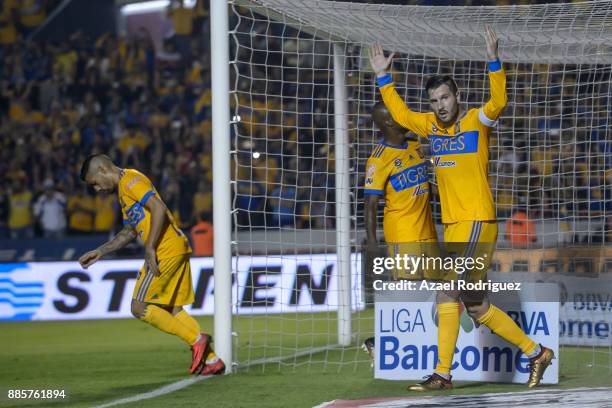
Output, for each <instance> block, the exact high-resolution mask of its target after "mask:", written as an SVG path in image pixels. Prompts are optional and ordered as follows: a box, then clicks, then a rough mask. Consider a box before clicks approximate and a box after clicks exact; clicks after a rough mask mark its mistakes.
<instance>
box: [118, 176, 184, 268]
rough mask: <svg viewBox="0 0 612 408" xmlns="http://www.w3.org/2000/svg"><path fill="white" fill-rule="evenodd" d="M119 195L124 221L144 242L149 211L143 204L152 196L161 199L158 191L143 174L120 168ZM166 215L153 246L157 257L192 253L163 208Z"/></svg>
mask: <svg viewBox="0 0 612 408" xmlns="http://www.w3.org/2000/svg"><path fill="white" fill-rule="evenodd" d="M118 195H119V204H120V205H121V213H122V214H123V223H124V224H130V225H131V226H132V227H134V229H135V230H136V232H137V233H138V235H139V236H140V238H141V239H142V240H143V241H145V242H146V240H147V238H148V237H149V232H150V228H151V214H150V212H149V210H148V209H147V208H146V207H145V204H146V202H147V200H148V199H149V198H151V196H153V195H156V196H157V197H158V198H159V199H160V200H161V197H160V196H159V194H158V193H157V190H155V187H153V184H152V183H151V181H150V180H149V179H148V178H147V177H146V176H145V175H144V174H142V173H140V172H139V171H137V170H133V169H123V171H122V175H121V179H120V180H119V189H118ZM166 216H167V218H168V220H167V222H166V223H164V226H163V227H162V230H161V233H160V235H159V240H158V242H157V247H156V248H155V252H156V254H157V259H160V260H161V259H167V258H172V257H175V256H178V255H182V254H188V253H191V247H190V246H189V242H188V241H187V237H185V235H184V234H183V232H182V231H181V230H180V228H179V227H178V225H177V223H176V221H175V220H174V217H173V216H172V213H171V212H170V210H167V211H166Z"/></svg>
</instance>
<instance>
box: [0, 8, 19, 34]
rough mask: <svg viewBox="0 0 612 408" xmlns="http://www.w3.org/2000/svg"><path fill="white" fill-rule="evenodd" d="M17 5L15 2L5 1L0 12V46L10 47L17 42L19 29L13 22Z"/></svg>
mask: <svg viewBox="0 0 612 408" xmlns="http://www.w3.org/2000/svg"><path fill="white" fill-rule="evenodd" d="M16 7H17V4H16V2H15V1H9V0H5V1H4V2H3V4H2V9H1V10H0V44H2V45H10V44H14V43H16V42H17V27H15V22H14V21H13V20H14V19H13V12H14V10H15V8H16Z"/></svg>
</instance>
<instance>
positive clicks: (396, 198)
mask: <svg viewBox="0 0 612 408" xmlns="http://www.w3.org/2000/svg"><path fill="white" fill-rule="evenodd" d="M419 148H420V144H419V143H418V142H409V143H408V144H406V145H404V146H393V145H389V144H386V143H383V142H381V143H379V144H378V145H376V147H375V148H374V150H373V151H372V155H371V156H370V158H369V159H368V162H367V164H366V179H365V194H377V195H381V196H384V198H385V213H384V217H383V229H384V233H385V241H387V242H389V243H390V242H394V243H400V242H415V241H422V240H425V239H430V238H436V236H437V235H436V229H435V227H434V224H433V218H432V216H431V206H430V205H429V181H428V176H427V162H426V161H425V158H424V156H423V154H422V153H421V152H420V150H419Z"/></svg>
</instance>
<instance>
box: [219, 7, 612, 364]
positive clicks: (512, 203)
mask: <svg viewBox="0 0 612 408" xmlns="http://www.w3.org/2000/svg"><path fill="white" fill-rule="evenodd" d="M230 5H231V10H230V28H229V34H230V52H229V59H225V60H224V59H223V58H225V57H224V56H223V55H221V53H215V49H214V48H215V45H214V46H213V58H212V61H211V63H212V65H213V67H221V68H222V67H225V69H227V64H228V63H229V66H230V79H229V87H228V89H227V94H228V95H229V103H230V104H231V109H230V112H231V113H229V116H228V117H227V118H226V119H224V120H225V127H224V128H223V129H220V128H217V127H216V125H214V126H215V127H214V130H213V140H214V141H215V143H217V141H218V140H219V138H226V139H224V140H228V141H229V142H230V143H231V146H224V147H223V150H221V149H219V150H214V152H213V156H214V159H213V162H214V161H215V160H217V155H218V154H225V155H226V156H227V157H228V160H229V161H228V162H227V163H225V162H224V160H220V161H219V165H220V166H221V165H225V164H227V166H226V168H231V180H230V179H229V175H227V176H222V175H220V174H219V173H217V170H216V169H217V167H215V171H214V173H213V175H214V177H215V186H216V185H217V183H219V185H223V188H225V187H226V186H227V188H229V189H230V190H231V197H232V201H231V207H227V208H231V212H232V217H231V219H229V220H228V219H225V218H220V221H219V222H222V224H221V228H223V229H228V228H229V229H231V231H232V233H231V238H230V237H229V236H224V237H223V238H221V236H219V239H223V240H225V243H223V244H222V243H219V242H218V241H217V227H218V226H217V218H215V282H218V281H217V279H224V283H223V285H224V286H222V288H223V293H226V294H227V296H228V297H224V299H225V300H224V302H225V306H223V308H222V310H225V312H220V313H217V312H216V313H215V330H217V327H218V326H217V322H216V321H217V320H228V319H229V320H231V322H229V323H227V324H224V325H220V326H219V330H223V332H224V333H226V334H225V337H224V340H223V341H224V342H226V343H227V344H225V346H224V347H225V348H226V350H227V349H228V348H229V349H230V352H231V351H232V350H233V352H234V354H233V357H234V361H235V362H236V363H237V367H238V368H239V369H240V368H241V367H242V368H245V369H250V367H253V366H254V365H260V366H262V367H263V369H266V367H269V366H270V365H273V366H274V367H275V368H278V369H281V368H284V367H289V368H292V369H297V368H299V367H308V368H309V369H310V368H311V367H313V368H314V367H322V368H323V369H330V368H332V369H341V368H345V367H351V368H356V367H361V366H362V365H367V364H369V363H368V360H367V356H366V355H365V354H363V353H361V352H359V350H358V347H359V345H360V343H361V342H362V341H363V340H364V339H365V338H367V337H369V336H371V335H372V334H373V332H374V327H373V326H374V313H373V309H372V300H371V299H372V298H371V296H369V293H368V291H369V290H371V289H369V288H368V287H367V285H366V283H365V282H366V281H367V279H368V277H367V276H366V275H365V273H364V271H363V270H362V267H361V265H362V262H363V259H362V257H361V243H362V241H363V240H364V237H365V233H364V222H363V197H364V191H363V184H364V174H365V163H366V160H367V158H368V156H369V154H370V153H371V152H372V149H373V147H374V146H375V144H376V142H377V140H378V139H379V138H380V135H379V132H378V129H376V128H375V126H374V125H373V123H372V121H371V119H370V117H369V115H370V113H371V107H372V106H373V105H374V104H375V103H376V102H377V101H378V100H380V97H379V95H378V90H377V88H376V85H375V81H374V76H373V74H372V73H371V70H370V67H369V62H368V59H367V52H366V50H367V47H368V46H369V45H370V44H371V43H373V42H374V41H378V42H380V43H381V44H382V45H383V48H384V49H385V50H386V51H387V52H391V51H395V52H396V53H397V57H396V58H395V62H394V72H393V76H394V80H395V83H396V88H397V89H398V92H399V93H400V95H401V96H402V98H403V99H404V100H405V101H406V103H407V104H408V105H409V106H410V107H411V108H412V109H414V110H416V111H428V110H429V109H428V104H427V101H426V99H425V98H424V97H423V96H424V95H423V91H422V88H423V85H424V83H425V81H426V80H427V78H428V77H429V76H430V75H432V74H436V73H443V74H450V75H453V76H454V78H455V79H456V80H457V82H458V85H459V88H460V91H461V95H462V101H463V102H464V103H465V104H466V106H467V107H468V108H472V107H477V106H480V105H482V103H484V102H485V101H486V100H487V98H488V96H489V83H488V78H487V74H486V62H485V59H486V56H485V50H484V37H483V32H484V27H485V25H487V24H489V25H491V26H493V28H494V29H495V31H496V32H497V35H498V37H499V38H500V59H501V61H502V63H504V65H505V67H506V71H507V89H508V96H509V104H508V106H507V108H506V110H505V111H504V113H503V115H502V117H501V119H500V121H499V125H498V126H497V128H496V129H495V130H494V131H493V132H492V136H491V141H490V145H491V148H490V166H489V174H490V177H489V183H490V186H491V189H492V192H493V196H494V199H495V201H496V204H497V216H498V220H499V226H500V236H499V241H498V252H497V253H496V256H498V259H500V261H499V262H506V261H507V262H509V263H510V264H511V267H510V269H511V270H513V271H516V270H520V269H521V268H526V269H524V270H525V271H527V270H529V271H530V272H534V271H535V270H532V269H533V268H536V269H537V270H538V271H544V270H549V269H550V268H552V266H549V265H557V264H555V262H554V261H555V260H554V259H551V258H547V257H549V256H550V254H556V255H555V256H553V258H555V257H556V258H560V257H563V256H567V254H569V253H575V254H577V255H576V256H577V257H584V258H588V256H590V255H588V253H590V252H589V251H591V252H593V253H595V252H597V253H599V254H600V258H599V261H597V262H595V263H593V264H592V265H593V266H592V269H590V270H589V273H590V274H591V275H598V274H599V275H601V274H602V273H603V272H604V271H605V270H606V268H609V269H608V270H610V269H612V261H611V263H610V266H609V267H608V266H606V265H607V264H608V263H607V261H605V259H607V258H606V256H608V255H606V254H608V252H609V245H606V244H605V234H606V231H607V230H606V228H608V227H606V222H605V220H606V219H608V218H610V212H611V211H612V209H611V208H610V204H609V202H612V201H611V200H612V198H610V196H609V195H610V188H611V185H612V172H611V170H610V169H611V168H612V157H610V154H611V152H612V144H611V143H612V142H610V140H611V139H610V133H609V131H608V127H609V126H610V124H611V122H612V120H611V118H610V113H609V112H610V102H611V99H612V98H611V97H610V92H612V82H611V80H612V69H611V63H612V46H611V45H610V44H612V4H611V2H609V1H592V2H583V3H562V4H542V5H520V6H490V7H489V6H488V7H471V6H470V7H463V6H461V7H459V6H395V5H380V4H364V3H351V2H334V1H321V0H252V1H251V0H234V1H231V2H230ZM219 16H220V14H219ZM214 18H215V17H213V23H214ZM213 28H214V24H213ZM215 44H217V43H215ZM218 69H220V68H218ZM214 75H215V69H214V68H213V85H214V86H218V85H219V84H218V83H216V84H215V81H216V79H215V78H216V77H215V76H214ZM215 92H223V90H222V89H220V88H214V89H213V114H214V110H215V106H221V105H216V103H219V104H223V103H225V104H226V105H227V103H228V102H227V101H225V102H223V101H222V99H221V98H219V99H218V100H217V102H215ZM219 109H220V108H219ZM214 117H217V116H214ZM230 117H231V119H230ZM219 118H221V116H219ZM230 124H231V134H230V133H229V131H230ZM219 126H222V125H219ZM224 132H227V133H224ZM217 146H220V144H218V145H217ZM424 148H425V150H426V149H427V145H425V144H424ZM221 163H225V164H221ZM230 163H231V164H230ZM223 177H227V178H225V179H224V178H223ZM221 191H223V190H221ZM216 194H217V193H216V191H215V213H216V212H217V211H228V210H227V208H226V207H220V206H219V205H217V201H216V200H217V195H216ZM223 194H225V195H228V196H229V194H226V193H223ZM432 207H433V210H434V211H433V212H434V218H435V221H436V222H437V223H438V224H439V223H440V203H439V200H438V199H437V198H436V197H435V196H433V197H432ZM517 208H521V209H523V210H524V212H526V213H528V214H529V216H530V218H531V219H532V220H533V223H534V225H535V228H536V230H537V240H536V242H534V243H532V244H531V245H530V247H529V248H528V249H526V250H524V251H523V252H521V251H517V250H514V249H512V243H511V242H510V241H509V239H507V236H506V235H507V234H506V233H507V231H506V229H505V228H506V227H505V226H506V222H507V221H508V220H509V219H510V217H511V216H512V214H513V212H514V211H515V210H516V209H517ZM378 224H379V227H378V232H379V235H380V236H382V228H381V225H382V211H379V223H378ZM611 225H612V223H611ZM438 228H439V229H440V225H438ZM577 244H580V245H581V246H580V247H579V248H577V249H575V250H574V249H572V251H574V252H572V251H565V248H566V247H568V246H576V245H577ZM217 245H222V246H221V248H222V249H220V251H222V252H220V253H219V256H222V257H223V259H224V261H223V262H225V263H224V264H223V265H225V266H223V268H225V267H227V265H230V266H231V270H232V276H229V277H228V274H227V272H226V273H225V274H224V275H219V276H218V275H217V269H216V268H217V255H218V253H217ZM225 245H227V246H225ZM230 250H231V253H230V252H229V251H230ZM230 254H231V255H230ZM524 254H529V256H528V257H527V258H524V259H523V258H521V256H523V255H524ZM231 256H233V259H231ZM525 256H527V255H525ZM609 256H610V258H612V255H609ZM519 258H520V259H519ZM602 260H604V261H602ZM534 265H535V266H534ZM597 265H598V266H597ZM498 268H500V270H501V269H503V267H499V266H498ZM547 268H549V269H547ZM555 268H556V266H555ZM588 268H591V267H588ZM561 269H562V268H561V267H559V268H558V271H559V272H568V271H565V270H563V271H561ZM219 273H220V274H221V273H222V271H219ZM568 273H569V272H568ZM219 283H220V282H219ZM217 284H218V283H215V300H216V301H217ZM220 288H221V286H220ZM228 288H231V294H229V290H230V289H228ZM227 302H231V305H230V306H231V309H229V310H230V311H231V316H232V317H230V316H229V314H228V313H229V312H228V305H227ZM215 305H217V303H215ZM605 319H607V317H605ZM232 328H233V329H232ZM232 330H233V331H234V332H235V334H236V337H234V342H235V344H234V346H233V347H232V345H231V344H230V343H231V342H232V338H231V332H232ZM228 333H229V334H228ZM574 340H575V339H574ZM608 340H609V339H608ZM215 341H216V342H218V341H220V339H219V338H218V337H217V336H216V338H215ZM572 341H573V340H572ZM589 341H590V340H588V341H587V340H584V341H583V340H580V341H578V343H572V344H579V345H580V346H581V347H592V348H591V349H589V350H592V366H594V367H603V368H605V369H608V370H612V365H611V364H610V362H611V361H612V342H611V343H609V344H608V343H605V341H604V344H603V345H602V344H601V343H598V345H597V346H595V345H593V344H595V343H590V342H589ZM581 342H582V343H581ZM568 344H569V343H568ZM217 347H218V346H217ZM230 355H231V354H230Z"/></svg>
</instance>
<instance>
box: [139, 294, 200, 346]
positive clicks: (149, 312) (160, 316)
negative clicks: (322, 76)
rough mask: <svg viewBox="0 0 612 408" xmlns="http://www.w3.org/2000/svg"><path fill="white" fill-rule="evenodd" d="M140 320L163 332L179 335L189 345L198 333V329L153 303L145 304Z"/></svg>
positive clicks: (196, 337)
mask: <svg viewBox="0 0 612 408" xmlns="http://www.w3.org/2000/svg"><path fill="white" fill-rule="evenodd" d="M141 320H143V321H145V322H147V323H149V324H150V325H151V326H153V327H157V328H158V329H159V330H161V331H163V332H166V333H169V334H174V335H175V336H178V337H180V338H181V339H183V341H185V343H187V344H188V345H189V346H191V345H192V344H193V343H195V342H196V340H197V339H198V336H199V335H200V331H199V330H194V329H192V328H191V327H188V326H186V325H185V324H183V323H182V322H181V321H180V320H179V319H178V318H176V317H175V316H172V314H171V313H168V312H166V311H165V310H164V309H162V308H161V307H157V306H155V305H151V304H150V305H147V308H146V310H145V314H144V316H143V317H142V319H141ZM192 320H193V318H192ZM194 321H195V320H194ZM196 324H197V322H196ZM199 327H200V326H199V325H198V328H199Z"/></svg>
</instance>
